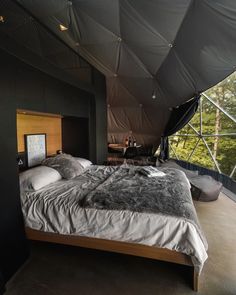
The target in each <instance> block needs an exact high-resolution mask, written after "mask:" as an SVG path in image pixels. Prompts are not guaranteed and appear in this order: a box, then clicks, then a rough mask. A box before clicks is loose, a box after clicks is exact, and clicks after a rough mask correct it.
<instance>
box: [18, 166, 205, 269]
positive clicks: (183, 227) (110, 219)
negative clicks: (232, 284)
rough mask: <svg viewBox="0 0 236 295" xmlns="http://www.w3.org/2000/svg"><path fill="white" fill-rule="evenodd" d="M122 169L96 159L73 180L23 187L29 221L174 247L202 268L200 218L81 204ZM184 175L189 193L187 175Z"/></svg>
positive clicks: (45, 227)
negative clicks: (36, 187) (37, 187)
mask: <svg viewBox="0 0 236 295" xmlns="http://www.w3.org/2000/svg"><path fill="white" fill-rule="evenodd" d="M119 169H122V167H117V166H116V167H113V166H95V165H93V166H90V167H89V168H87V169H86V170H85V172H84V173H83V174H81V175H79V176H77V177H75V178H73V179H71V180H60V181H57V182H55V183H53V184H50V185H47V186H46V187H44V188H42V189H40V190H37V191H31V192H30V191H23V190H21V204H22V210H23V215H24V220H25V225H26V226H27V227H29V228H32V229H35V230H40V231H44V232H50V233H59V234H62V235H78V236H86V237H93V238H100V239H108V240H115V241H123V242H128V243H137V244H143V245H148V246H154V247H162V248H167V249H170V250H175V251H177V252H181V253H184V254H187V255H190V256H191V258H192V262H193V264H194V266H195V267H196V269H197V270H198V272H200V271H201V269H202V267H203V264H204V262H205V260H206V259H207V252H206V251H207V243H206V241H205V238H204V237H203V235H202V234H201V233H200V232H199V229H198V228H197V226H196V224H194V223H193V222H192V221H191V220H189V219H188V218H185V217H181V216H176V215H174V214H172V215H168V214H166V213H163V212H145V211H144V212H138V211H132V210H114V209H104V208H103V209H97V208H93V207H83V206H81V201H82V200H84V199H85V198H86V197H88V196H90V195H91V194H94V192H96V191H97V190H99V188H100V187H101V186H104V183H105V184H106V182H108V181H110V179H111V176H113V175H114V174H115V173H116V174H117V173H118V172H119V171H118V170H119ZM181 173H182V172H181ZM118 175H119V173H118ZM185 181H186V187H187V189H188V190H189V195H190V185H189V182H188V180H187V178H186V177H185ZM127 189H128V188H127ZM190 198H191V195H190ZM192 206H193V205H192ZM192 210H195V209H194V208H193V209H192Z"/></svg>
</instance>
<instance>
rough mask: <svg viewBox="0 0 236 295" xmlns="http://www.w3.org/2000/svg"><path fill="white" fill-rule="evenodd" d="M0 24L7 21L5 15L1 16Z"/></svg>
mask: <svg viewBox="0 0 236 295" xmlns="http://www.w3.org/2000/svg"><path fill="white" fill-rule="evenodd" d="M0 22H1V23H4V22H5V19H4V16H3V15H0Z"/></svg>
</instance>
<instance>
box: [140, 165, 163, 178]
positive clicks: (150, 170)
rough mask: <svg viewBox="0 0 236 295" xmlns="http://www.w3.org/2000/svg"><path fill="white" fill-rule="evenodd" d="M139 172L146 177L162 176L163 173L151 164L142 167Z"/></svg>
mask: <svg viewBox="0 0 236 295" xmlns="http://www.w3.org/2000/svg"><path fill="white" fill-rule="evenodd" d="M139 172H140V173H141V174H143V175H145V176H147V177H162V176H165V173H164V172H162V171H160V170H158V169H157V168H155V167H152V166H145V167H142V168H141V169H140V170H139Z"/></svg>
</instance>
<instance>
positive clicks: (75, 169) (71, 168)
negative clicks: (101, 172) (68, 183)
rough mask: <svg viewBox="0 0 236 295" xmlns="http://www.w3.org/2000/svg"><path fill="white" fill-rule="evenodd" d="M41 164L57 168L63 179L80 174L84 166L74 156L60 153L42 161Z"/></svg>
mask: <svg viewBox="0 0 236 295" xmlns="http://www.w3.org/2000/svg"><path fill="white" fill-rule="evenodd" d="M42 165H44V166H48V167H51V168H53V169H55V170H57V171H58V172H59V173H60V174H61V176H62V177H63V178H65V179H71V178H74V177H76V176H78V175H80V174H81V173H82V172H83V170H84V167H83V166H82V165H81V164H80V162H79V161H77V160H76V159H75V158H74V157H72V156H71V155H68V154H60V155H57V156H55V157H51V158H47V159H45V160H43V161H42Z"/></svg>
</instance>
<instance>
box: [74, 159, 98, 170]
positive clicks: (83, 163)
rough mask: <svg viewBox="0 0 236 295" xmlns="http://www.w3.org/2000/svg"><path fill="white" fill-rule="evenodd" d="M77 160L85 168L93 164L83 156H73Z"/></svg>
mask: <svg viewBox="0 0 236 295" xmlns="http://www.w3.org/2000/svg"><path fill="white" fill-rule="evenodd" d="M74 158H75V159H76V160H77V161H79V163H80V165H81V166H83V167H84V168H87V167H89V166H91V165H93V163H92V162H91V161H89V160H87V159H84V158H79V157H74Z"/></svg>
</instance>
